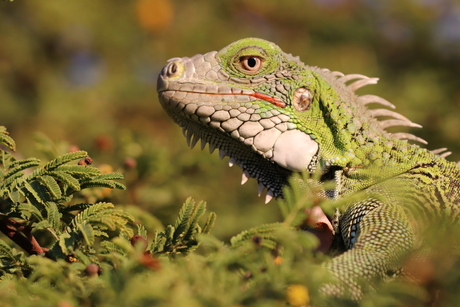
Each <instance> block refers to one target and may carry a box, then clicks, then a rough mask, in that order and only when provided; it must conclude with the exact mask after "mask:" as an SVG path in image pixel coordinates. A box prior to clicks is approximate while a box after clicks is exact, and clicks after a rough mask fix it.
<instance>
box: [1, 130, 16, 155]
mask: <svg viewBox="0 0 460 307" xmlns="http://www.w3.org/2000/svg"><path fill="white" fill-rule="evenodd" d="M0 144H1V145H4V146H6V147H7V148H9V149H11V150H12V151H16V143H15V142H14V140H13V139H12V138H11V137H10V136H9V135H8V131H6V127H4V126H0Z"/></svg>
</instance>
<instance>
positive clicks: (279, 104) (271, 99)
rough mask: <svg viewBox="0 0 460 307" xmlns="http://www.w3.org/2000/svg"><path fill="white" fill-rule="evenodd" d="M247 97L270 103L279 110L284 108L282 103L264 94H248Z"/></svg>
mask: <svg viewBox="0 0 460 307" xmlns="http://www.w3.org/2000/svg"><path fill="white" fill-rule="evenodd" d="M249 96H252V97H254V98H257V99H262V100H265V101H267V102H270V103H272V104H274V105H275V106H277V107H280V108H284V107H285V106H286V104H285V103H284V102H282V101H281V100H278V99H276V98H274V97H271V96H268V95H265V94H261V93H254V94H250V95H249Z"/></svg>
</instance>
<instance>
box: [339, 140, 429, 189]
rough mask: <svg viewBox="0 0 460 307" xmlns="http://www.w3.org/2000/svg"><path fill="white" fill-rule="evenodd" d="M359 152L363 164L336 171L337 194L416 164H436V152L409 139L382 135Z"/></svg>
mask: <svg viewBox="0 0 460 307" xmlns="http://www.w3.org/2000/svg"><path fill="white" fill-rule="evenodd" d="M355 146H356V147H355V149H354V152H355V155H356V156H358V157H360V160H361V163H355V164H353V163H350V164H349V165H347V166H345V167H343V168H340V169H339V170H336V171H335V174H334V177H335V180H336V182H337V185H338V186H337V190H336V196H343V195H346V194H348V193H352V192H356V191H360V190H363V189H366V188H368V187H370V186H372V185H374V184H377V183H379V182H381V181H384V180H387V179H389V178H392V177H395V176H398V175H400V174H403V173H407V172H408V171H410V170H411V169H414V168H416V167H420V166H424V165H428V164H430V163H433V159H437V157H436V155H434V154H432V153H430V152H429V151H428V150H426V149H422V148H420V147H419V146H418V145H414V144H409V143H408V142H407V141H403V140H395V139H390V138H386V137H383V136H382V137H379V138H376V139H374V140H373V141H372V142H368V143H366V144H365V145H361V144H360V145H356V143H355Z"/></svg>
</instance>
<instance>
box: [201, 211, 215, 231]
mask: <svg viewBox="0 0 460 307" xmlns="http://www.w3.org/2000/svg"><path fill="white" fill-rule="evenodd" d="M216 218H217V215H216V214H215V213H214V212H211V213H209V215H208V219H207V220H206V223H205V224H204V226H203V230H202V231H201V233H203V234H209V233H210V232H211V229H212V228H213V227H214V223H215V222H216Z"/></svg>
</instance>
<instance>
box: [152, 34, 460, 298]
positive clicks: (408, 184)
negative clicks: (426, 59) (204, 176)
mask: <svg viewBox="0 0 460 307" xmlns="http://www.w3.org/2000/svg"><path fill="white" fill-rule="evenodd" d="M377 80H378V79H376V78H368V77H366V76H363V75H359V74H350V75H344V74H342V73H340V72H334V71H329V70H327V69H321V68H318V67H312V66H307V65H305V64H303V63H302V62H301V61H300V59H299V58H298V57H293V56H292V55H290V54H286V53H284V52H283V51H282V50H281V49H280V48H279V47H278V46H277V45H275V44H273V43H271V42H267V41H265V40H261V39H256V38H247V39H242V40H239V41H237V42H235V43H232V44H230V45H229V46H227V47H225V48H223V49H222V50H220V51H218V52H216V51H213V52H209V53H206V54H204V55H200V54H199V55H195V56H193V57H191V58H188V57H184V58H173V59H170V60H169V62H168V64H167V65H166V66H165V67H164V68H163V70H162V72H161V74H160V76H159V78H158V92H159V98H160V102H161V104H162V106H163V108H164V109H165V110H166V111H167V113H168V114H169V115H170V116H171V117H172V118H173V119H174V121H175V122H177V123H178V124H179V125H180V126H182V129H183V132H184V134H185V136H186V138H187V142H188V143H189V145H191V146H192V147H193V146H194V145H195V144H196V143H197V142H198V140H201V147H202V148H204V146H205V145H206V144H209V149H210V151H211V152H212V151H213V150H214V149H215V148H218V149H219V155H220V156H221V158H222V157H224V156H229V157H230V160H229V164H230V166H231V165H233V164H237V165H239V166H240V167H241V168H242V169H243V179H242V183H244V182H246V181H247V180H248V178H250V177H252V178H255V179H256V180H257V181H258V182H259V194H260V193H262V191H263V190H264V189H266V190H267V193H266V201H269V200H270V199H271V198H273V197H282V189H283V187H284V186H285V185H286V184H287V182H288V178H289V176H290V175H291V174H292V173H293V172H303V171H308V172H315V171H317V170H320V172H321V174H322V177H321V181H325V180H331V179H333V180H335V183H336V185H335V189H334V190H333V191H327V195H328V196H329V197H330V198H334V199H343V198H345V197H349V198H350V203H348V205H347V207H346V208H345V209H344V210H343V212H342V213H341V214H340V215H339V216H338V217H337V218H336V221H335V225H334V226H335V239H336V240H338V241H339V242H340V243H341V244H339V245H341V246H342V249H343V250H344V252H343V253H341V254H340V255H339V256H336V257H335V258H333V259H332V260H331V261H330V262H329V263H327V264H326V267H327V268H328V269H329V270H330V271H331V272H332V274H333V275H335V276H336V277H337V279H338V280H339V281H340V285H339V286H334V285H325V286H324V287H323V291H324V292H325V293H327V294H332V295H341V293H343V292H344V291H347V290H349V291H351V292H352V295H353V296H354V297H355V298H359V296H360V295H361V291H360V287H359V284H358V281H359V280H361V279H366V280H369V281H371V280H373V279H375V278H384V277H386V276H389V275H390V276H391V275H395V274H398V273H400V271H401V268H400V266H401V261H402V260H403V259H404V257H405V256H406V255H407V253H408V252H409V251H411V250H412V249H413V248H414V246H415V245H416V242H417V239H416V234H417V233H419V232H420V231H421V230H420V225H423V224H424V222H428V221H429V220H430V219H432V218H434V217H438V216H440V215H445V216H447V218H448V219H450V220H451V221H453V222H457V221H458V218H459V212H460V210H459V208H460V169H459V167H458V165H456V164H455V163H454V162H448V161H446V160H445V159H444V157H443V156H445V155H446V154H448V153H445V154H439V153H440V152H439V151H438V152H437V153H438V154H436V152H430V151H428V150H427V149H424V148H421V147H419V146H418V145H416V144H410V143H408V140H411V141H415V142H420V143H426V142H425V141H424V140H422V139H420V138H418V137H416V136H414V135H412V134H409V133H389V132H387V131H385V129H386V128H388V127H393V126H408V127H420V126H419V125H417V124H414V123H412V122H411V121H409V120H408V119H407V118H406V117H404V116H402V115H400V114H398V113H395V112H393V111H391V110H389V109H385V108H377V109H369V108H368V107H367V105H368V104H371V103H376V104H380V105H383V106H384V107H388V108H394V106H393V105H392V104H391V103H390V102H388V101H387V100H385V99H383V98H381V97H378V96H374V95H363V96H358V95H357V94H356V93H355V91H356V90H357V89H359V88H361V87H362V86H365V85H368V84H375V83H376V81H377ZM379 118H380V119H379ZM356 192H360V193H362V195H363V196H362V197H361V198H360V199H358V200H356V197H354V198H353V197H352V196H353V195H354V194H356ZM414 219H416V220H417V221H419V223H416V224H414V223H413V222H412V221H413V220H414Z"/></svg>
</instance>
